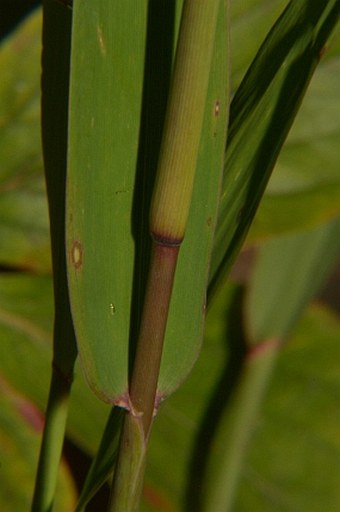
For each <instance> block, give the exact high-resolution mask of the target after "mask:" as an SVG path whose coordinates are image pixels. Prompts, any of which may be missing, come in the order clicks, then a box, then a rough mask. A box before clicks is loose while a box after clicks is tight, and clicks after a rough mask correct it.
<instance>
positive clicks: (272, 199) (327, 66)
mask: <svg viewBox="0 0 340 512" xmlns="http://www.w3.org/2000/svg"><path fill="white" fill-rule="evenodd" d="M337 41H339V42H340V33H339V31H338V33H337V34H336V35H335V36H334V37H333V38H332V41H331V43H330V48H333V46H334V45H335V44H336V42H337ZM339 78H340V58H339V54H338V55H335V56H334V55H332V54H331V53H330V52H329V53H328V50H327V48H326V50H325V55H324V56H323V58H322V60H321V63H320V65H319V66H318V68H317V69H316V72H315V76H314V78H313V80H312V83H311V85H310V88H309V90H308V92H307V94H306V97H305V100H304V103H303V105H302V108H301V111H300V112H299V115H298V116H297V118H296V120H295V123H294V125H293V127H292V130H291V132H290V134H289V136H288V138H287V141H286V144H285V145H284V147H283V149H282V152H281V154H280V157H279V159H278V162H277V165H276V167H275V169H274V172H273V175H272V177H271V179H270V181H269V183H268V188H267V190H266V193H265V195H264V198H263V201H262V203H261V205H260V208H259V211H258V213H257V216H256V218H255V222H254V225H253V226H252V229H251V231H250V238H249V239H248V241H250V242H251V241H254V239H255V240H256V239H258V238H259V237H263V236H268V235H275V234H276V235H277V234H279V233H281V232H286V231H287V230H290V231H291V230H301V229H303V228H306V227H307V228H308V227H312V226H313V225H315V224H318V223H320V222H324V221H326V220H328V219H330V218H332V217H334V216H335V215H338V214H339V211H340V208H339V197H340V180H339V172H338V162H339V158H340V150H339V144H338V141H339V137H340V121H339V120H340V99H339V94H338V82H339ZM292 212H294V214H293V215H292Z"/></svg>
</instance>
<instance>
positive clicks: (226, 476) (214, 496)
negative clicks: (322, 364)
mask: <svg viewBox="0 0 340 512" xmlns="http://www.w3.org/2000/svg"><path fill="white" fill-rule="evenodd" d="M280 347H281V343H280V342H279V340H277V339H273V340H269V341H266V342H264V343H261V344H259V345H257V346H255V347H253V348H252V349H251V350H250V351H249V353H248V355H247V357H246V360H245V364H244V367H243V370H242V373H241V376H240V380H239V383H238V384H237V387H236V389H235V392H234V395H233V398H232V402H231V403H230V405H229V406H228V408H227V410H226V412H225V414H224V416H223V417H222V420H221V423H220V425H219V428H218V432H217V435H216V437H215V441H214V451H213V452H212V454H211V457H210V460H209V462H208V468H207V478H206V479H205V482H206V489H203V493H202V495H203V497H204V505H203V507H202V510H203V511H204V512H216V511H217V510H223V511H224V512H228V511H231V510H233V500H234V496H235V490H236V487H237V484H238V482H239V479H240V475H241V471H242V465H243V461H244V456H245V450H246V446H247V444H248V442H249V439H250V437H251V434H252V431H253V427H254V421H255V419H256V416H257V414H258V412H259V408H260V406H261V403H262V401H263V397H264V394H265V392H266V390H267V386H268V382H269V379H270V376H271V374H272V370H273V367H274V365H275V362H276V359H277V356H278V353H279V350H280Z"/></svg>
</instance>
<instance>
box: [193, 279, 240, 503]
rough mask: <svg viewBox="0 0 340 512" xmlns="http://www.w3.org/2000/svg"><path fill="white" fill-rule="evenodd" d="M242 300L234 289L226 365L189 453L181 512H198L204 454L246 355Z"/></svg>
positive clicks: (230, 309)
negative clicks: (182, 509)
mask: <svg viewBox="0 0 340 512" xmlns="http://www.w3.org/2000/svg"><path fill="white" fill-rule="evenodd" d="M243 298H244V288H243V287H239V288H237V289H236V291H235V294H234V297H233V301H232V304H231V307H230V308H229V309H228V310H227V311H226V315H227V321H226V326H227V327H226V332H225V336H224V339H225V341H226V344H227V351H226V352H227V353H226V364H225V368H224V370H223V372H222V373H221V376H220V379H219V380H218V382H217V384H216V387H215V389H214V390H213V392H212V395H211V398H210V400H209V402H208V407H207V409H206V411H205V414H204V417H203V418H202V422H201V424H200V429H199V432H198V434H197V437H196V440H195V443H194V448H193V454H192V457H191V461H190V464H189V468H188V484H187V491H186V496H185V510H186V511H187V512H191V511H193V510H195V511H199V510H200V507H201V503H202V484H203V481H204V477H205V471H206V466H207V462H208V455H209V453H210V451H211V445H212V443H213V441H214V437H215V434H216V430H217V428H218V425H219V423H220V419H221V417H222V414H223V411H224V410H225V408H226V407H228V404H229V402H230V399H231V396H232V393H233V390H234V388H235V385H236V384H237V382H238V378H239V375H240V373H241V368H242V363H243V361H244V357H245V354H246V352H247V346H246V339H245V334H244V332H243V324H244V322H243V318H242V316H243V315H242V310H243Z"/></svg>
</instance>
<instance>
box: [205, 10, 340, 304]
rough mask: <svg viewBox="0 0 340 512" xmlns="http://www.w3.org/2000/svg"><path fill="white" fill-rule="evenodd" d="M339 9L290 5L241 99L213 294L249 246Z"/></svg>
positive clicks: (233, 117)
mask: <svg viewBox="0 0 340 512" xmlns="http://www.w3.org/2000/svg"><path fill="white" fill-rule="evenodd" d="M339 11H340V2H339V1H338V0H328V1H325V2H318V1H315V0H314V1H312V2H310V1H307V0H296V1H293V2H290V3H289V4H288V6H287V8H286V9H285V11H284V12H283V14H282V15H281V16H280V18H279V19H278V21H277V22H276V24H275V25H274V27H273V28H272V30H271V31H270V33H269V34H268V36H267V38H266V40H265V41H264V43H263V45H262V46H261V48H260V50H259V52H258V54H257V56H256V58H255V60H254V61H253V63H252V65H251V67H250V68H249V70H248V72H247V74H246V76H245V78H244V80H243V82H242V83H241V85H240V87H239V88H238V90H237V92H236V94H235V97H234V99H233V101H232V104H231V110H230V124H229V133H228V144H227V150H226V157H225V174H224V182H223V192H222V197H221V203H220V210H219V220H218V225H217V232H216V237H215V245H214V251H213V257H212V265H211V271H210V288H209V295H211V294H212V293H213V291H214V289H215V288H216V286H217V285H218V283H219V282H220V278H221V276H222V275H224V274H225V273H226V272H227V270H228V269H229V268H230V265H231V263H232V261H233V259H234V257H235V255H236V254H237V251H238V249H239V247H240V246H241V244H242V242H243V240H244V237H245V235H246V233H247V231H248V229H249V226H250V224H251V222H252V219H253V217H254V215H255V212H256V209H257V207H258V204H259V202H260V200H261V197H262V194H263V192H264V189H265V187H266V185H267V182H268V179H269V177H270V174H271V171H272V169H273V167H274V164H275V161H276V158H277V156H278V154H279V151H280V149H281V147H282V145H283V143H284V141H285V138H286V136H287V133H288V131H289V129H290V127H291V125H292V123H293V120H294V118H295V116H296V113H297V110H298V108H299V106H300V104H301V101H302V99H303V96H304V94H305V91H306V88H307V86H308V84H309V82H310V79H311V77H312V74H313V72H314V70H315V68H316V66H317V64H318V62H319V60H320V56H321V54H322V49H323V47H324V45H325V43H326V41H327V39H328V37H329V35H330V34H331V32H332V30H333V28H334V26H335V25H336V23H337V21H338V19H339Z"/></svg>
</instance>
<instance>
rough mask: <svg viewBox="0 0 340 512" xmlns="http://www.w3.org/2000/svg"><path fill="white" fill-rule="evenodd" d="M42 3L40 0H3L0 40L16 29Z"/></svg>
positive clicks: (0, 15)
mask: <svg viewBox="0 0 340 512" xmlns="http://www.w3.org/2000/svg"><path fill="white" fill-rule="evenodd" d="M40 4H41V2H40V1H39V0H1V6H0V40H1V39H3V38H4V37H6V36H7V35H8V34H9V33H10V32H11V31H12V30H14V29H15V27H16V26H17V25H18V24H19V23H20V22H21V21H22V20H23V18H25V16H27V15H28V14H29V13H30V11H32V10H33V9H34V8H35V7H37V6H38V5H40Z"/></svg>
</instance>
